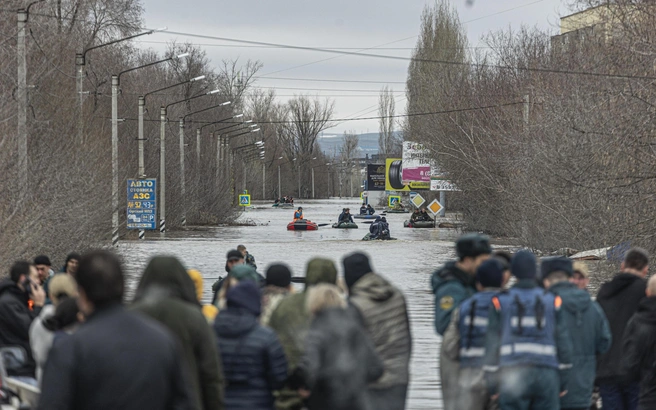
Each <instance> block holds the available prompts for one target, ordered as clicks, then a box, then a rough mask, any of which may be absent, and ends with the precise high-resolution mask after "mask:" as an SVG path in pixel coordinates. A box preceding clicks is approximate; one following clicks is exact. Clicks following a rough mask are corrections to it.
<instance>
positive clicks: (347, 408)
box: [294, 284, 383, 410]
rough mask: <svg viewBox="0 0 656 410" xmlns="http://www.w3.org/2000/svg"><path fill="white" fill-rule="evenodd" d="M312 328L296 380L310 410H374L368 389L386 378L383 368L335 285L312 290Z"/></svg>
mask: <svg viewBox="0 0 656 410" xmlns="http://www.w3.org/2000/svg"><path fill="white" fill-rule="evenodd" d="M306 306H307V310H308V313H309V314H310V315H311V317H312V324H311V325H310V330H309V332H308V335H307V339H306V342H305V355H304V357H303V359H302V360H301V363H300V365H299V367H298V371H297V372H296V373H295V374H294V378H295V380H296V383H297V387H298V388H299V392H300V393H301V395H302V396H304V397H307V405H308V408H309V409H310V410H324V409H325V410H370V409H371V410H373V409H372V408H371V405H370V402H369V396H368V393H367V385H368V384H369V383H371V382H374V381H376V380H377V379H378V378H380V377H381V376H382V374H383V364H382V362H381V361H380V359H379V358H378V356H377V355H376V350H375V348H374V346H373V344H372V342H371V340H369V337H368V336H367V334H366V333H365V331H364V329H363V328H362V324H361V323H360V321H359V319H358V317H357V316H356V313H355V311H354V310H353V309H347V304H346V300H345V298H344V294H343V293H342V292H341V290H340V289H339V288H338V287H337V286H335V285H329V284H319V285H316V286H314V287H312V288H310V289H309V290H308V297H307V301H306Z"/></svg>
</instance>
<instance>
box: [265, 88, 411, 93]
mask: <svg viewBox="0 0 656 410" xmlns="http://www.w3.org/2000/svg"><path fill="white" fill-rule="evenodd" d="M257 88H263V89H272V90H296V91H335V92H340V91H341V92H344V91H348V92H357V93H377V92H379V91H378V90H357V89H340V88H298V87H257ZM390 92H392V93H405V90H403V91H392V90H390Z"/></svg>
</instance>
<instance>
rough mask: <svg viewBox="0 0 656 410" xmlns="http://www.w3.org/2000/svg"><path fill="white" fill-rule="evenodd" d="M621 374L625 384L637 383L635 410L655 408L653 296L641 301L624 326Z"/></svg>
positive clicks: (655, 309) (655, 304) (655, 299)
mask: <svg viewBox="0 0 656 410" xmlns="http://www.w3.org/2000/svg"><path fill="white" fill-rule="evenodd" d="M622 373H623V376H624V378H625V379H624V380H625V381H626V382H640V401H639V408H640V409H644V410H647V409H654V408H656V297H649V298H644V299H642V301H641V302H640V306H639V307H638V312H637V313H636V314H635V315H633V318H632V319H631V320H630V321H629V324H628V325H627V327H626V332H625V333H624V341H623V343H622Z"/></svg>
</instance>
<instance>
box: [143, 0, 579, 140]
mask: <svg viewBox="0 0 656 410" xmlns="http://www.w3.org/2000/svg"><path fill="white" fill-rule="evenodd" d="M450 1H451V4H452V5H453V6H455V7H456V9H457V10H458V13H459V15H460V19H461V21H463V22H465V23H466V24H465V27H466V29H467V34H468V37H469V42H470V45H471V46H472V47H480V46H483V45H484V44H482V43H481V42H480V38H481V36H482V35H484V34H485V33H487V32H489V31H494V30H499V29H504V28H508V27H513V28H519V27H520V26H521V25H522V24H524V25H528V26H537V27H540V28H543V29H550V30H553V31H555V30H557V27H558V21H559V17H560V16H562V15H566V14H568V9H567V8H566V6H565V5H564V4H562V3H563V2H561V0H474V4H473V5H472V6H468V5H467V4H466V0H450ZM143 3H144V6H145V9H146V14H145V18H146V22H145V23H146V26H147V27H150V28H159V27H168V29H169V30H171V31H178V32H185V33H194V34H202V35H209V36H219V37H228V38H235V39H241V40H252V41H262V42H270V43H282V44H291V45H299V46H309V47H322V48H344V49H352V50H349V51H358V49H364V48H371V47H376V46H382V47H378V49H377V50H369V51H367V52H369V53H376V54H388V55H395V56H404V57H409V56H410V53H411V49H412V48H413V47H414V45H415V43H416V36H417V34H418V32H419V19H420V16H421V12H422V10H423V9H424V7H425V5H426V4H432V3H433V1H424V0H330V1H318V0H239V1H216V0H187V1H184V2H183V1H180V0H143ZM402 39H405V40H403V41H399V40H402ZM171 40H176V41H179V42H191V43H194V44H202V47H203V49H204V50H206V51H207V54H208V56H209V57H210V59H211V60H212V61H213V62H215V63H218V62H220V61H221V60H222V59H236V58H239V59H240V61H244V62H245V61H246V60H248V59H251V60H259V61H261V62H262V63H263V64H264V67H263V68H262V70H261V72H260V75H261V76H267V75H268V76H270V77H285V78H293V79H294V80H279V79H264V78H260V79H258V81H257V83H256V86H260V87H276V88H277V89H278V90H277V94H278V95H279V96H280V97H279V98H280V99H281V100H286V99H288V98H290V97H291V96H293V94H298V93H311V94H313V95H320V96H334V97H332V98H333V99H334V101H335V118H353V117H371V116H377V102H378V96H377V94H378V92H379V91H380V89H381V87H383V86H384V84H382V83H381V84H371V83H354V82H352V83H347V82H344V83H341V82H339V83H338V82H312V81H299V80H298V79H337V80H355V81H381V82H389V86H390V87H391V88H392V89H393V90H394V91H396V92H397V93H396V94H395V95H396V96H397V114H399V113H403V112H405V101H406V100H405V98H404V93H403V91H404V89H405V86H404V84H403V83H404V82H405V80H406V74H407V67H408V62H407V61H395V60H384V59H377V58H365V57H357V56H343V55H335V54H326V53H320V52H311V51H301V50H289V49H279V48H274V49H272V48H268V49H267V48H262V47H253V46H244V45H239V44H236V43H227V42H223V41H216V40H207V39H198V38H190V37H184V36H177V35H176V36H172V35H170V34H167V33H157V34H154V35H151V36H148V37H146V38H144V41H143V42H142V43H141V45H142V46H143V47H150V48H153V49H155V50H158V51H159V50H163V48H164V44H163V43H164V42H166V41H171ZM389 43H392V44H389ZM392 48H394V49H392ZM326 59H330V60H329V61H322V62H319V60H326ZM301 65H304V66H303V67H298V66H301ZM284 88H301V89H308V90H286V89H284ZM314 89H330V90H340V91H318V90H314ZM353 90H360V91H353ZM363 90H364V92H362V91H363ZM347 130H352V131H355V132H357V133H365V132H378V121H377V120H365V121H352V122H348V123H341V124H339V125H337V126H336V127H334V128H332V129H330V130H328V131H326V134H330V133H342V132H344V131H347Z"/></svg>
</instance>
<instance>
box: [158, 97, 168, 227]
mask: <svg viewBox="0 0 656 410" xmlns="http://www.w3.org/2000/svg"><path fill="white" fill-rule="evenodd" d="M159 121H160V129H159V232H160V234H164V233H165V232H166V108H165V107H161V108H160V112H159Z"/></svg>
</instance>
